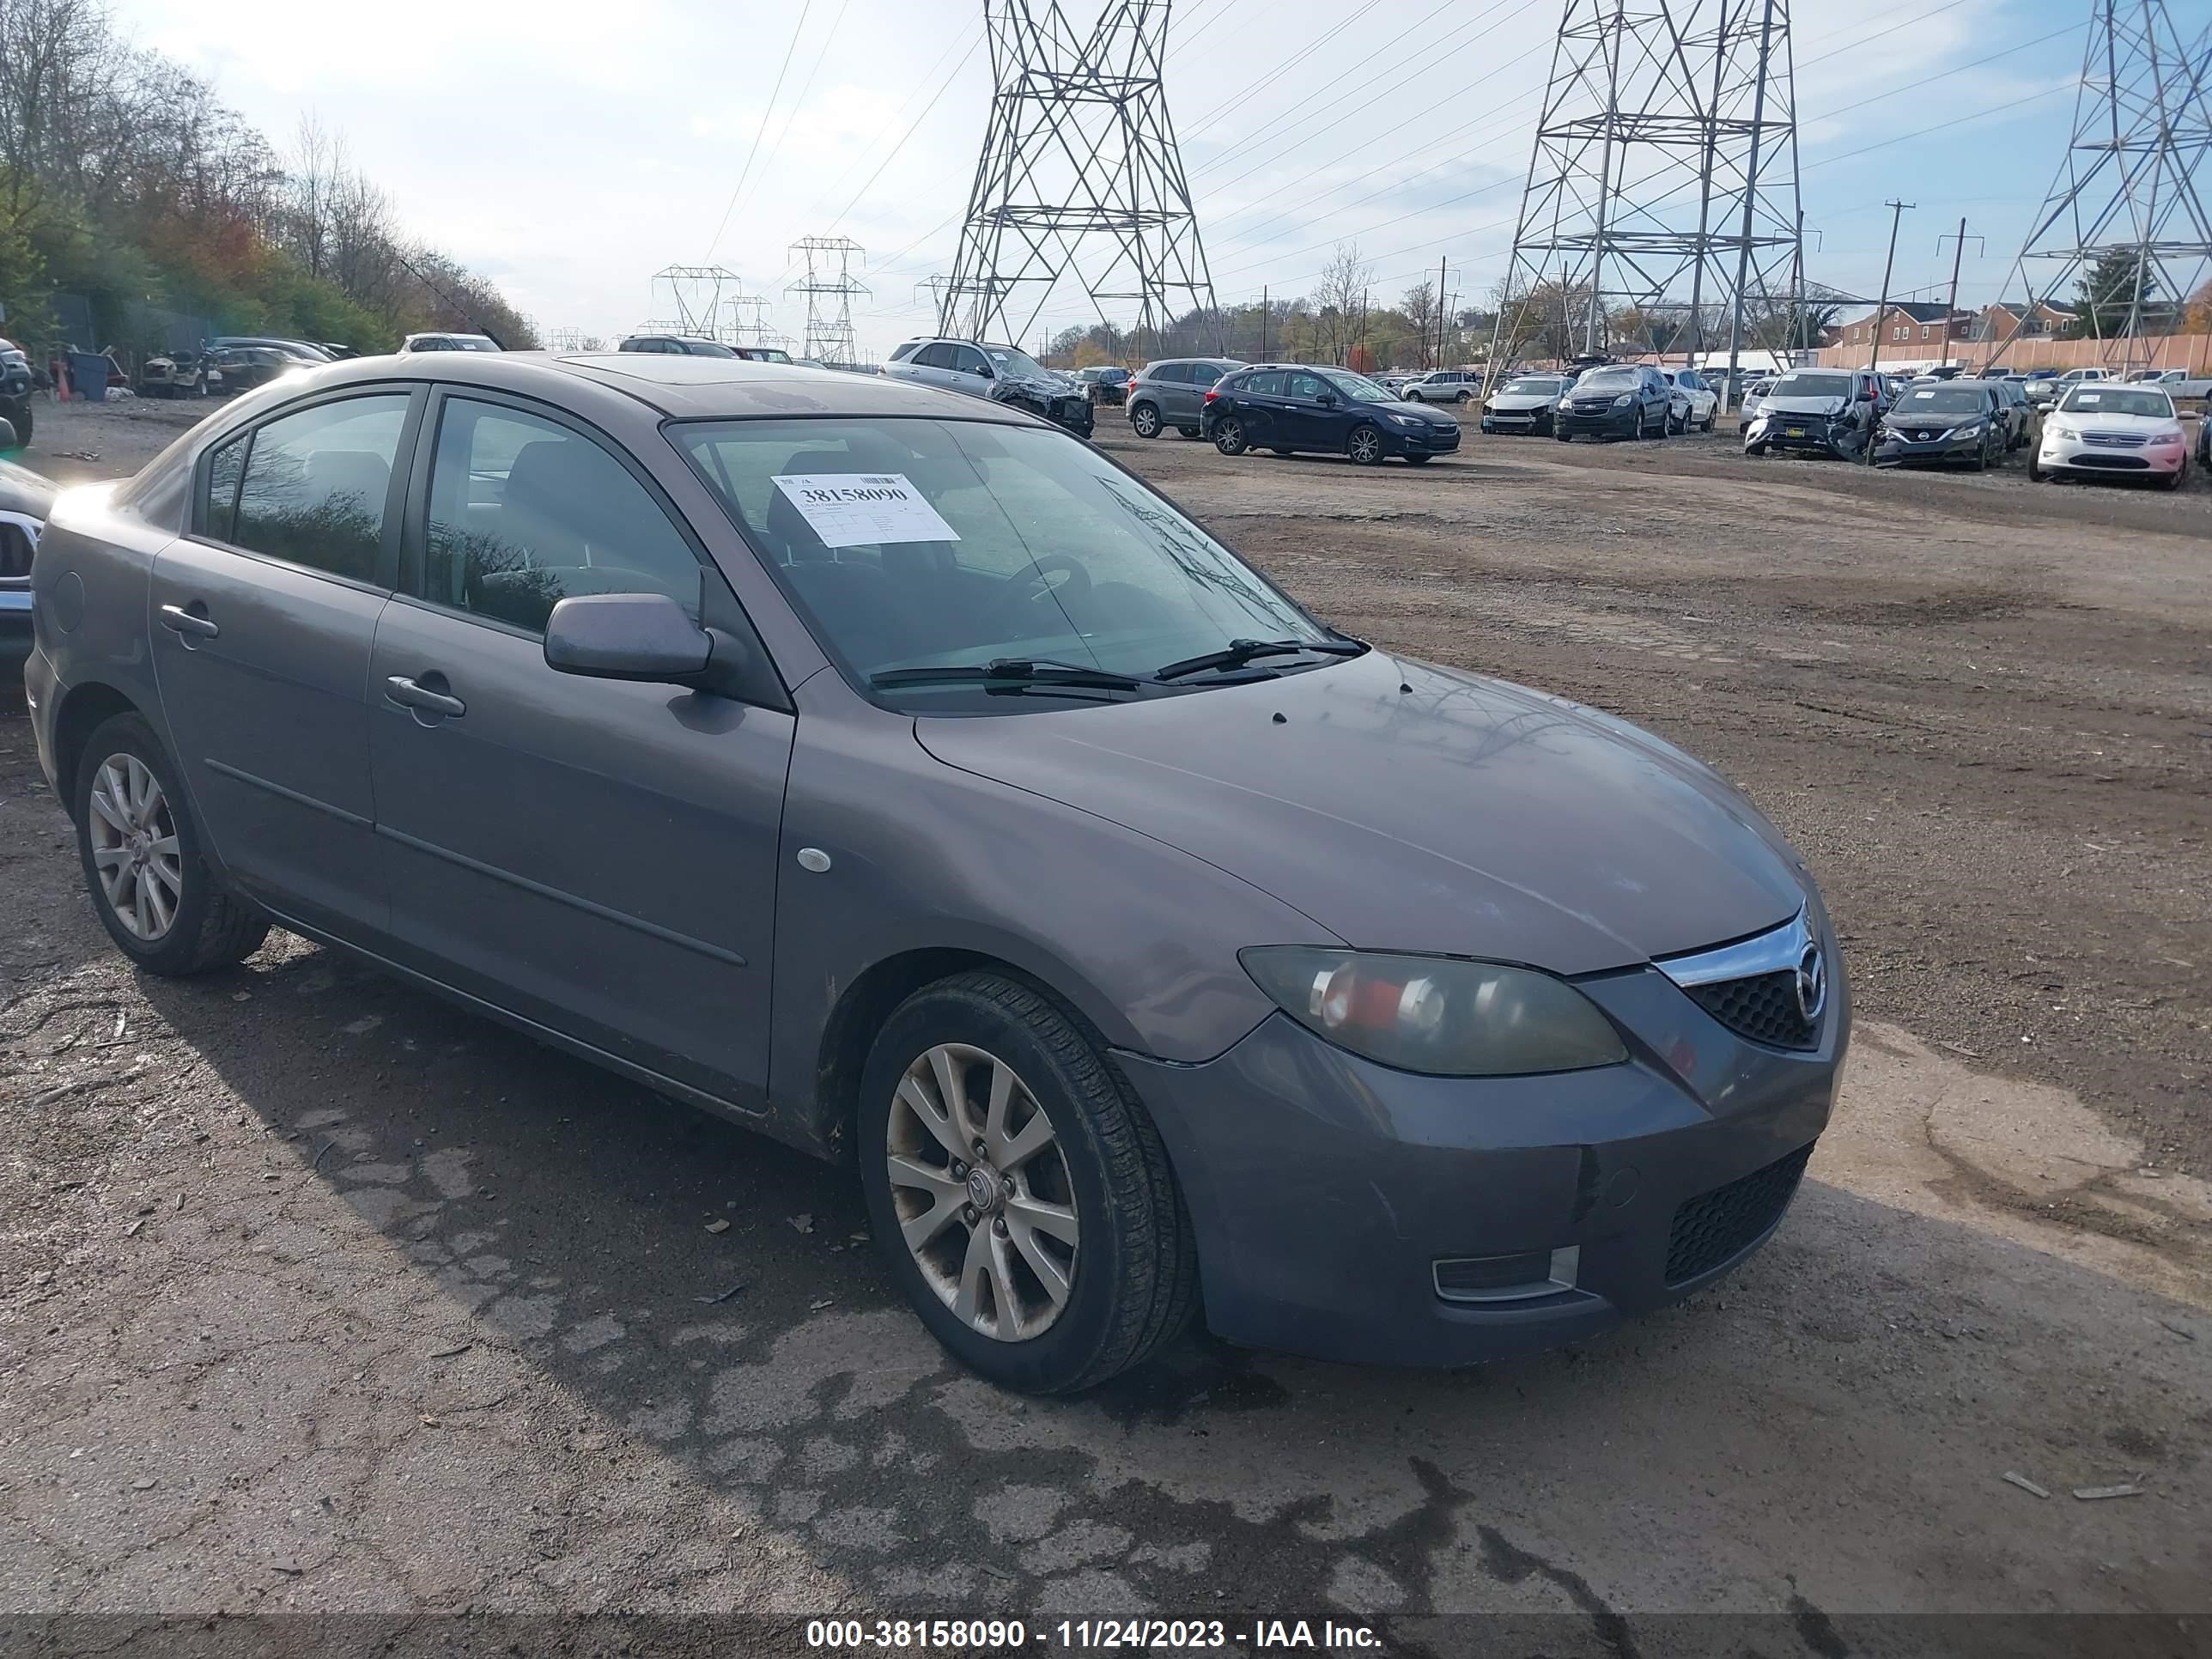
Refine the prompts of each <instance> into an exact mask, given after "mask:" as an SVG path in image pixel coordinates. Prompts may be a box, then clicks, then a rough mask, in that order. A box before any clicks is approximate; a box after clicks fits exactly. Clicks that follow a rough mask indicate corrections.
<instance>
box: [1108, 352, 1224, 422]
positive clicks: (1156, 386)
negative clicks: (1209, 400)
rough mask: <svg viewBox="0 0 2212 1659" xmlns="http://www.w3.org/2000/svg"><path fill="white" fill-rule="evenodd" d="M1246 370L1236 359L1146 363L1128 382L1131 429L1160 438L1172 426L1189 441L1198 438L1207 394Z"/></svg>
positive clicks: (1179, 358) (1182, 358) (1190, 358)
mask: <svg viewBox="0 0 2212 1659" xmlns="http://www.w3.org/2000/svg"><path fill="white" fill-rule="evenodd" d="M1243 367H1244V365H1243V363H1241V362H1238V361H1237V359H1236V358H1234V357H1163V358H1162V359H1161V360H1160V361H1159V362H1156V363H1146V365H1145V366H1144V368H1141V369H1139V371H1138V372H1137V377H1136V379H1134V380H1131V381H1130V382H1129V391H1128V395H1127V402H1128V406H1129V428H1130V430H1132V431H1133V432H1134V433H1135V434H1136V435H1138V436H1139V438H1157V437H1158V436H1159V435H1160V433H1161V431H1162V429H1163V428H1167V427H1173V428H1175V429H1176V431H1178V432H1180V433H1182V435H1183V436H1184V437H1186V438H1195V437H1197V436H1199V435H1200V422H1201V420H1202V418H1203V416H1204V413H1205V409H1206V393H1207V392H1211V391H1212V390H1213V386H1214V382H1215V381H1217V380H1219V379H1220V378H1221V377H1222V376H1223V375H1225V374H1228V373H1229V372H1230V371H1231V369H1237V368H1243Z"/></svg>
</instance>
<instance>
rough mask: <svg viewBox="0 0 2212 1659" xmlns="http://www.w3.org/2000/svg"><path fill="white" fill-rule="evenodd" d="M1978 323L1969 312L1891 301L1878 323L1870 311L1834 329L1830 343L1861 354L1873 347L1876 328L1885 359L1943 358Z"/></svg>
mask: <svg viewBox="0 0 2212 1659" xmlns="http://www.w3.org/2000/svg"><path fill="white" fill-rule="evenodd" d="M1947 319H1948V320H1947ZM1977 320H1978V319H1977V317H1976V315H1975V313H1972V312H1971V311H1960V310H1955V309H1954V308H1953V307H1949V306H1940V305H1933V304H1929V303H1927V302H1924V301H1908V300H1893V301H1891V302H1890V304H1889V307H1888V308H1887V310H1885V311H1884V312H1883V313H1881V320H1880V322H1879V324H1877V322H1876V320H1875V314H1874V313H1872V312H1869V313H1867V314H1866V315H1865V316H1863V317H1855V318H1853V319H1850V321H1849V322H1846V323H1844V324H1843V325H1841V326H1839V327H1838V329H1836V331H1834V333H1833V335H1832V337H1831V339H1830V342H1829V343H1831V344H1833V345H1838V346H1844V347H1852V346H1856V347H1857V348H1858V349H1859V350H1860V351H1861V352H1862V353H1864V352H1866V351H1867V350H1869V349H1870V348H1871V347H1872V346H1873V344H1874V340H1875V331H1876V329H1877V327H1879V329H1880V331H1881V349H1882V355H1883V356H1914V357H1924V356H1942V355H1944V352H1945V349H1946V347H1947V346H1948V344H1949V343H1952V342H1954V341H1960V340H1966V339H1970V338H1972V336H1973V331H1974V325H1975V324H1976V322H1977Z"/></svg>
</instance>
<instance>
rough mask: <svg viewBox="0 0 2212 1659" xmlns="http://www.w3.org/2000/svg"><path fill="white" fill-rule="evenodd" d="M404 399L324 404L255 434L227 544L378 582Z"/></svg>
mask: <svg viewBox="0 0 2212 1659" xmlns="http://www.w3.org/2000/svg"><path fill="white" fill-rule="evenodd" d="M406 421H407V398H406V395H405V394H404V393H399V392H395V393H391V394H387V395H385V396H380V397H371V398H346V399H344V400H343V402H339V403H334V404H317V405H316V406H315V407H314V408H313V409H307V410H301V411H300V413H298V414H296V415H287V416H283V417H281V418H280V419H277V420H274V421H271V422H269V423H268V424H267V425H266V426H263V427H259V428H256V429H255V431H254V434H253V441H252V447H251V448H250V449H249V450H248V452H247V453H246V471H245V476H244V478H243V480H242V481H241V483H240V486H239V491H238V514H237V519H236V522H235V524H234V526H233V529H232V532H231V534H230V536H229V538H228V539H229V540H230V541H231V542H232V543H233V544H234V545H236V546H239V547H243V548H246V549H249V550H252V551H253V552H256V553H265V554H268V555H269V556H270V557H271V558H278V559H288V560H289V561H290V562H292V563H294V564H303V565H306V566H307V567H308V568H311V569H315V570H322V571H327V572H328V573H329V574H331V575H333V576H348V577H350V578H352V579H353V580H356V581H363V582H368V581H374V580H376V574H377V558H378V555H379V553H380V551H381V550H382V548H383V545H384V522H385V506H386V498H387V496H388V495H390V494H391V488H392V465H393V463H394V461H395V460H396V459H397V458H398V453H399V432H400V428H402V427H403V426H404V425H405V424H406Z"/></svg>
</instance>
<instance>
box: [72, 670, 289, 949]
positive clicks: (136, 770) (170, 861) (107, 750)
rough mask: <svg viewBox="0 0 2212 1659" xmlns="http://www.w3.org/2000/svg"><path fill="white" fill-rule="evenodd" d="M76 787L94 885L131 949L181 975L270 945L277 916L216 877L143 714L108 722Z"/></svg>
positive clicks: (80, 851)
mask: <svg viewBox="0 0 2212 1659" xmlns="http://www.w3.org/2000/svg"><path fill="white" fill-rule="evenodd" d="M72 793H73V795H74V799H73V800H72V801H71V803H70V805H71V808H72V811H73V816H74V817H76V845H77V858H78V860H79V862H80V863H81V864H82V866H83V868H84V882H85V888H86V890H87V891H88V892H89V893H90V894H91V896H92V903H93V908H94V909H95V910H97V911H98V912H99V913H100V925H101V926H102V927H106V929H107V936H108V937H109V938H110V939H113V940H114V941H115V943H116V946H117V948H118V949H119V950H120V951H122V952H123V954H124V955H125V956H126V957H130V958H131V961H132V962H133V963H137V965H138V966H139V967H141V968H143V969H145V970H146V971H147V972H148V973H149V974H160V975H163V976H164V977H167V978H175V977H180V976H182V975H187V974H199V973H205V972H206V971H207V970H208V969H210V968H225V967H228V966H229V965H230V964H232V963H237V962H243V961H244V960H245V959H246V957H250V956H252V954H253V952H254V951H257V950H258V949H259V948H260V946H261V941H262V940H263V939H265V938H267V937H268V934H269V923H268V921H267V920H266V919H265V918H264V917H262V916H260V915H258V914H256V913H255V912H254V911H252V909H250V908H247V906H246V904H245V903H244V902H243V901H241V900H240V899H239V898H238V897H237V896H235V895H234V894H233V893H232V892H230V891H229V890H228V889H227V888H226V887H224V886H223V885H222V883H221V882H219V881H218V880H217V879H216V873H215V872H214V870H213V869H212V868H210V866H209V865H208V863H207V860H206V859H205V857H204V854H203V851H202V844H201V841H200V830H199V825H198V823H197V822H196V821H195V820H194V819H193V817H192V814H191V807H190V805H187V804H186V802H185V796H184V792H183V791H182V790H181V789H180V788H179V787H178V785H177V778H176V773H175V771H174V769H173V767H172V765H171V763H170V761H169V756H168V751H167V750H165V749H163V748H162V747H161V741H160V739H159V738H155V735H154V730H153V728H152V727H151V726H148V725H147V724H146V722H145V721H144V720H142V719H140V718H139V717H138V716H137V715H136V714H118V715H116V716H115V717H114V718H112V720H106V721H103V722H102V723H101V725H100V727H99V728H98V729H97V730H96V731H94V732H93V734H92V737H91V738H90V739H89V740H88V742H87V743H86V744H85V746H84V750H83V752H82V754H81V755H80V756H79V757H78V759H77V764H76V779H75V782H74V787H73V790H72Z"/></svg>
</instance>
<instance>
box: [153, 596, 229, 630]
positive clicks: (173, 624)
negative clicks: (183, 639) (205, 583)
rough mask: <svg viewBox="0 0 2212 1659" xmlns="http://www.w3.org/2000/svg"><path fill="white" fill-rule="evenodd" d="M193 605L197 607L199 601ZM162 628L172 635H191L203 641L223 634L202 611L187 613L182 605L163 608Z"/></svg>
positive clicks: (194, 601) (164, 606) (195, 601)
mask: <svg viewBox="0 0 2212 1659" xmlns="http://www.w3.org/2000/svg"><path fill="white" fill-rule="evenodd" d="M192 603H193V604H195V605H197V604H198V603H199V601H198V600H197V599H195V600H193V601H192ZM161 626H162V627H164V628H166V629H168V630H169V631H170V632H171V633H172V634H190V635H196V636H197V637H198V638H200V639H203V640H211V639H213V638H215V636H216V635H218V634H220V633H222V629H220V628H218V627H216V624H215V622H214V620H213V619H212V618H210V617H207V616H205V615H204V614H203V613H202V612H200V611H187V610H185V607H184V606H182V605H163V606H162V607H161Z"/></svg>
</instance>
